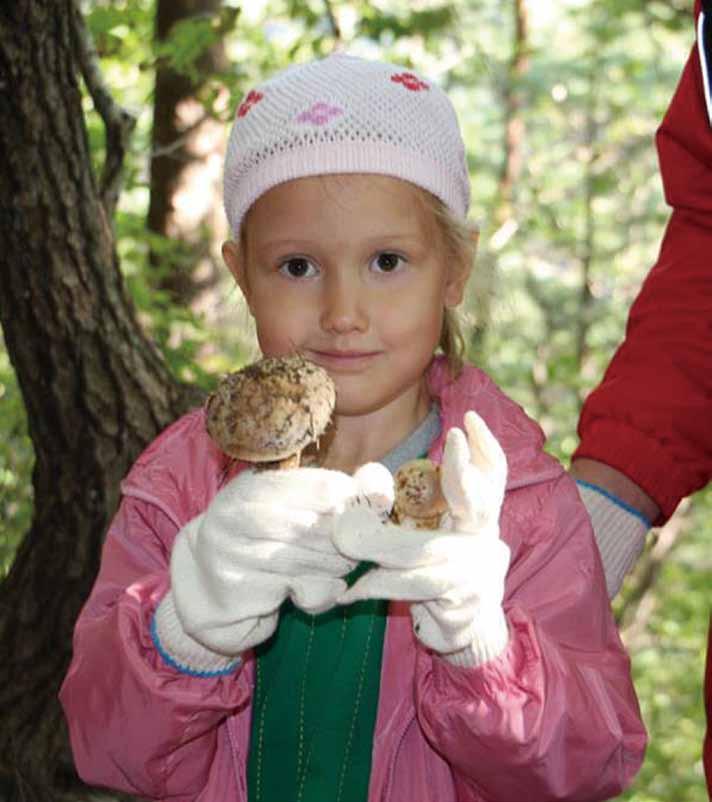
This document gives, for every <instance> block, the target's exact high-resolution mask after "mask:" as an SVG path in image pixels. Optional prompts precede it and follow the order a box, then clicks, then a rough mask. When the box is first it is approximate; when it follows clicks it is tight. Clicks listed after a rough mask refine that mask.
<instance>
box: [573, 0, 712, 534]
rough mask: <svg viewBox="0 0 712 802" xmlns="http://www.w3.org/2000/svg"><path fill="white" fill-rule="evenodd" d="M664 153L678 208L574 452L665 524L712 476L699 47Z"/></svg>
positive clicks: (710, 267) (709, 133)
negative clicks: (651, 504) (607, 471)
mask: <svg viewBox="0 0 712 802" xmlns="http://www.w3.org/2000/svg"><path fill="white" fill-rule="evenodd" d="M695 10H696V12H697V13H698V14H699V10H700V3H699V0H698V2H697V4H696V9H695ZM711 77H712V76H711ZM657 149H658V156H659V161H660V170H661V173H662V178H663V184H664V188H665V197H666V199H667V202H668V203H669V204H670V206H671V207H672V209H673V212H672V215H671V218H670V221H669V223H668V226H667V230H666V232H665V236H664V239H663V243H662V247H661V250H660V254H659V257H658V261H657V263H656V264H655V265H654V266H653V268H652V270H651V271H650V273H649V275H648V276H647V278H646V280H645V282H644V284H643V287H642V289H641V291H640V294H639V295H638V297H637V299H636V300H635V302H634V304H633V306H632V307H631V310H630V315H629V318H628V325H627V330H626V336H625V339H624V341H623V343H622V344H621V346H620V347H619V348H618V350H617V352H616V354H615V355H614V357H613V359H612V361H611V363H610V365H609V367H608V369H607V371H606V373H605V375H604V378H603V381H602V382H601V384H600V385H599V386H598V387H597V388H596V389H595V390H594V391H593V393H592V394H591V395H590V396H589V397H588V399H587V400H586V402H585V404H584V407H583V410H582V413H581V417H580V420H579V437H580V441H581V442H580V445H579V447H578V449H577V450H576V452H575V454H574V455H573V458H574V459H575V458H577V457H588V458H590V459H595V460H599V461H600V462H604V463H606V464H607V465H610V466H612V467H613V468H617V469H618V470H620V471H622V472H623V473H624V474H626V476H628V477H629V478H630V479H632V480H633V481H635V482H636V484H638V485H639V486H640V487H641V488H642V489H643V490H645V492H646V493H647V494H648V495H649V496H651V497H652V498H653V499H654V500H655V501H656V503H657V504H658V506H659V507H660V509H661V516H660V518H659V520H658V521H657V523H663V522H664V521H665V520H667V518H668V517H669V516H670V515H671V514H672V513H673V511H674V509H675V507H676V506H677V504H678V503H679V502H680V500H681V499H682V498H684V497H685V496H687V495H689V494H690V493H692V492H694V491H696V490H698V489H700V488H701V487H703V486H704V485H705V484H707V482H708V481H709V480H710V478H711V477H712V126H711V125H710V118H709V115H708V111H707V106H706V103H705V87H704V79H703V74H702V69H701V64H700V58H699V54H698V50H697V47H695V49H694V50H693V51H692V53H691V55H690V57H689V59H688V61H687V64H686V66H685V69H684V72H683V74H682V77H681V79H680V82H679V84H678V87H677V90H676V92H675V95H674V97H673V100H672V102H671V104H670V107H669V109H668V111H667V113H666V115H665V118H664V120H663V122H662V125H661V126H660V128H659V130H658V132H657Z"/></svg>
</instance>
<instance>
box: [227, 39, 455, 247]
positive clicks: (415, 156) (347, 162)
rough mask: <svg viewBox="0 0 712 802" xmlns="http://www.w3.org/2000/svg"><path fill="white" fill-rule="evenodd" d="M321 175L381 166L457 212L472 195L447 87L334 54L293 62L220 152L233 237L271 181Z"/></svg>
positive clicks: (244, 107) (250, 97)
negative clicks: (446, 91)
mask: <svg viewBox="0 0 712 802" xmlns="http://www.w3.org/2000/svg"><path fill="white" fill-rule="evenodd" d="M327 173H379V174H382V175H389V176H394V177H396V178H402V179H404V180H406V181H410V182H411V183H413V184H416V185H417V186H419V187H422V188H424V189H426V190H428V191H429V192H431V193H432V194H433V195H435V196H436V197H438V198H440V199H441V200H442V201H443V203H445V205H446V206H447V207H448V208H449V209H450V210H451V211H452V212H453V213H454V215H455V216H456V217H457V218H459V219H464V218H465V217H466V215H467V209H468V207H469V203H470V182H469V176H468V173H467V164H466V161H465V147H464V144H463V142H462V137H461V136H460V129H459V126H458V122H457V117H456V115H455V110H454V109H453V107H452V104H451V103H450V100H449V99H448V97H447V95H446V94H445V93H444V92H443V91H442V90H441V89H439V88H438V87H436V86H435V85H433V84H432V83H430V82H429V81H425V80H423V79H421V78H420V77H419V76H417V75H415V74H414V73H413V72H410V71H408V70H405V69H404V68H402V67H398V66H396V65H392V64H384V63H382V62H378V61H367V60H365V59H362V58H357V57H355V56H349V55H346V54H343V53H337V54H334V55H331V56H328V57H327V58H325V59H322V60H319V61H312V62H309V63H307V64H300V65H297V66H293V67H290V68H288V69H286V70H284V71H283V72H281V73H278V74H277V75H276V76H275V77H273V78H271V79H270V80H268V81H267V82H265V83H263V84H262V85H260V86H259V87H257V88H255V89H252V90H251V91H250V92H249V93H248V94H247V95H246V96H245V97H244V98H243V101H242V103H241V104H240V106H239V108H238V110H237V114H236V116H235V122H234V125H233V127H232V131H231V132H230V139H229V142H228V146H227V155H226V157H225V175H224V185H223V192H224V201H225V211H226V212H227V217H228V220H229V222H230V228H231V230H232V232H233V235H234V236H237V235H238V232H239V230H240V223H241V221H242V219H243V217H244V216H245V214H246V212H247V210H248V209H249V208H250V206H252V204H253V203H254V202H255V201H256V200H257V199H258V198H259V197H260V196H261V195H263V194H264V193H265V192H267V190H269V189H270V188H271V187H273V186H275V185H277V184H280V183H282V182H284V181H289V180H291V179H294V178H302V177H305V176H310V175H325V174H327Z"/></svg>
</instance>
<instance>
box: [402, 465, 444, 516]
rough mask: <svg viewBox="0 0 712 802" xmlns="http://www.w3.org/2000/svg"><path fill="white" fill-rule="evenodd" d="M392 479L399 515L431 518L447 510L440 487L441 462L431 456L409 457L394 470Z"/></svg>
mask: <svg viewBox="0 0 712 802" xmlns="http://www.w3.org/2000/svg"><path fill="white" fill-rule="evenodd" d="M393 483H394V485H395V494H396V497H395V502H394V511H395V513H396V515H397V516H398V517H404V516H407V517H410V518H430V517H432V516H436V515H441V514H442V513H444V512H447V509H448V506H447V501H446V500H445V496H443V493H442V489H441V487H440V466H439V465H436V463H434V462H432V460H429V459H413V460H409V461H408V462H406V463H404V464H403V465H401V467H400V468H399V469H398V470H397V471H396V474H395V476H394V482H393Z"/></svg>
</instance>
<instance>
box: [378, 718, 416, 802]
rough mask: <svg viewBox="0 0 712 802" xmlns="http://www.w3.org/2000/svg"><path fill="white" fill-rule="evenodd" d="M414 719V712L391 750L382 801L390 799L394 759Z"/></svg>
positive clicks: (394, 766) (385, 801)
mask: <svg viewBox="0 0 712 802" xmlns="http://www.w3.org/2000/svg"><path fill="white" fill-rule="evenodd" d="M414 721H415V713H413V715H412V716H411V717H410V718H409V719H407V720H406V722H405V724H404V725H403V728H402V729H401V731H400V734H399V736H398V741H397V743H396V747H395V750H394V751H393V757H392V758H391V762H390V765H389V767H388V782H387V783H386V788H385V791H384V792H383V795H382V797H381V800H382V802H387V800H388V799H390V796H391V789H392V788H393V775H394V774H395V771H396V761H397V760H398V754H399V753H400V750H401V746H402V744H403V741H404V739H405V735H406V733H407V732H408V730H409V729H410V727H411V725H412V724H413V722H414Z"/></svg>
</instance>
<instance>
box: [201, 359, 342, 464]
mask: <svg viewBox="0 0 712 802" xmlns="http://www.w3.org/2000/svg"><path fill="white" fill-rule="evenodd" d="M335 402H336V388H335V387H334V383H333V381H332V380H331V377H330V376H329V374H328V373H327V372H326V371H325V370H324V369H323V368H321V367H319V366H318V365H315V364H314V363H313V362H310V361H309V360H307V359H304V357H302V356H300V355H299V354H293V355H290V356H285V357H265V358H264V359H261V360H259V361H258V362H254V363H252V364H251V365H247V366H246V367H245V368H243V369H242V370H239V371H236V372H234V373H229V374H228V375H227V376H225V377H224V378H223V379H222V380H221V381H220V383H219V384H218V387H217V389H216V390H215V392H214V393H212V394H211V395H210V397H209V398H208V401H207V404H206V426H207V430H208V434H209V435H210V436H211V437H212V439H213V440H214V441H215V443H216V444H217V445H218V446H219V448H220V449H221V450H222V451H224V452H225V453H226V454H228V455H229V456H231V457H234V458H235V459H239V460H245V461H247V462H254V463H258V464H260V465H261V467H265V468H292V467H298V466H299V464H300V458H301V453H302V451H303V450H304V449H305V448H307V447H308V446H310V445H312V444H315V443H317V441H318V439H319V438H320V437H321V436H322V435H323V434H324V432H325V430H326V429H327V427H328V425H329V423H330V421H331V415H332V413H333V411H334V404H335Z"/></svg>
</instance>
